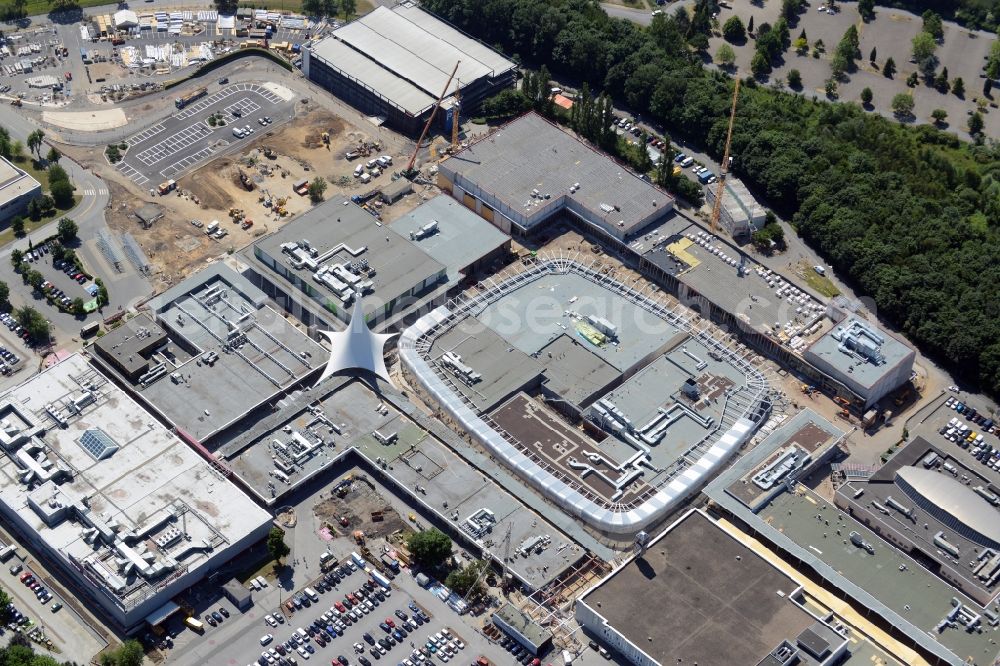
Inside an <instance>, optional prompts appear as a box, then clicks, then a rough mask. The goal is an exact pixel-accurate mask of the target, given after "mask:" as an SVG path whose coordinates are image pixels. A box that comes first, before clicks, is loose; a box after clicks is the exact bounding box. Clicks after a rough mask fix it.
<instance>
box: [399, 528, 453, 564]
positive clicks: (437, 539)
mask: <svg viewBox="0 0 1000 666" xmlns="http://www.w3.org/2000/svg"><path fill="white" fill-rule="evenodd" d="M406 547H407V548H409V550H410V554H411V555H412V556H413V560H414V561H415V562H416V563H417V564H419V565H421V566H423V567H427V568H430V569H434V568H437V567H439V566H441V565H442V564H444V563H445V562H446V561H447V560H448V559H449V558H450V557H451V548H452V546H451V539H449V538H448V536H447V535H446V534H445V533H444V532H442V531H441V530H439V529H437V528H434V527H432V528H431V529H429V530H424V531H422V532H414V533H413V534H411V535H410V536H409V538H408V539H407V540H406Z"/></svg>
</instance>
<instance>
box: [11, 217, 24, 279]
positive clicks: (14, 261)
mask: <svg viewBox="0 0 1000 666" xmlns="http://www.w3.org/2000/svg"><path fill="white" fill-rule="evenodd" d="M15 219H16V218H15ZM21 224H22V225H23V224H24V220H21ZM23 261H24V252H21V251H20V250H18V249H17V248H14V249H13V250H11V252H10V263H11V265H12V266H13V267H14V270H15V271H16V270H19V269H20V268H21V262H23Z"/></svg>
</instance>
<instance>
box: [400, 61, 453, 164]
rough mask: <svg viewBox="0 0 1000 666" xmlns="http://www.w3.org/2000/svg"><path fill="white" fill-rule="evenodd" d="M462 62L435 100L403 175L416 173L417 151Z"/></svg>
mask: <svg viewBox="0 0 1000 666" xmlns="http://www.w3.org/2000/svg"><path fill="white" fill-rule="evenodd" d="M461 64H462V61H461V60H459V61H458V62H456V63H455V69H453V70H451V76H449V77H448V82H447V83H445V84H444V90H442V91H441V96H440V97H438V98H437V101H436V102H434V108H433V109H432V110H431V116H430V118H428V119H427V122H426V123H425V124H424V131H423V132H421V133H420V138H419V139H417V147H416V148H414V149H413V156H412V157H411V158H410V163H409V164H407V165H406V170H405V171H403V175H404V176H405V177H407V178H412V177H413V175H414V171H413V165H414V164H415V163H416V161H417V153H419V152H420V144H422V143H423V142H424V137H426V136H427V131H428V130H429V129H430V128H431V123H433V122H434V116H436V115H437V112H438V109H440V108H441V101H442V100H443V99H444V98H445V96H446V95H447V94H448V88H449V87H450V86H451V80H452V79H454V78H455V72H457V71H458V66H459V65H461Z"/></svg>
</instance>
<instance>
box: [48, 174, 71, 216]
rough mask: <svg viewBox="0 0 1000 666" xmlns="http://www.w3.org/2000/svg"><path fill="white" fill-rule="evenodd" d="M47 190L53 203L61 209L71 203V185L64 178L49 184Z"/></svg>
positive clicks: (69, 205)
mask: <svg viewBox="0 0 1000 666" xmlns="http://www.w3.org/2000/svg"><path fill="white" fill-rule="evenodd" d="M49 192H50V193H51V194H52V200H53V201H54V203H55V205H56V206H58V207H59V208H62V209H63V210H65V209H67V208H69V207H71V206H72V205H73V185H72V184H70V183H69V182H67V181H65V180H57V181H56V182H54V183H51V184H50V185H49Z"/></svg>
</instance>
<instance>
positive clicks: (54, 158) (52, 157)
mask: <svg viewBox="0 0 1000 666" xmlns="http://www.w3.org/2000/svg"><path fill="white" fill-rule="evenodd" d="M61 157H62V153H60V152H59V151H58V150H56V149H55V148H49V152H48V154H46V155H45V161H46V162H48V163H49V164H55V163H57V162H58V161H59V158H61Z"/></svg>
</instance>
